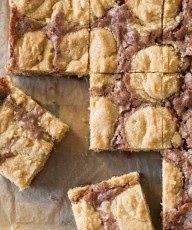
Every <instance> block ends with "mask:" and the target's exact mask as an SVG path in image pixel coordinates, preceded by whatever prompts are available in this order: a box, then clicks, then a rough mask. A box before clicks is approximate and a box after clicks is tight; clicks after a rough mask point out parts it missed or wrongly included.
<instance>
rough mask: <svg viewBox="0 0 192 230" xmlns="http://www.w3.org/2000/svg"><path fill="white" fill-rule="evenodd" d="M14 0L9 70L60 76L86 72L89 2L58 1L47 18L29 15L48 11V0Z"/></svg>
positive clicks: (25, 73)
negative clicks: (41, 18) (29, 0)
mask: <svg viewBox="0 0 192 230" xmlns="http://www.w3.org/2000/svg"><path fill="white" fill-rule="evenodd" d="M13 2H14V3H12V4H11V16H10V31H9V60H8V65H7V67H8V69H9V71H10V72H12V73H14V74H24V75H37V74H38V75H41V74H55V75H59V76H60V75H65V73H68V74H73V73H76V74H84V73H87V72H88V46H89V32H88V27H89V1H85V2H81V3H80V2H79V1H77V3H76V1H75V2H74V5H73V4H71V3H70V1H57V3H56V4H55V5H54V6H53V7H52V8H51V16H50V19H49V20H40V19H39V18H38V17H36V16H34V15H36V14H34V15H33V14H32V15H31V14H30V13H34V12H35V11H36V10H37V11H38V10H39V11H40V12H41V11H44V10H46V9H47V10H48V8H46V7H47V5H49V6H51V5H52V4H51V3H50V1H49V0H45V1H31V2H30V3H29V4H28V1H25V0H23V1H16V0H15V1H13ZM52 2H54V1H52ZM75 3H76V4H77V5H76V4H75ZM81 4H82V5H83V6H82V7H81ZM23 11H24V12H23ZM84 11H85V12H84ZM82 12H83V13H82ZM28 13H29V14H28ZM40 15H41V14H40ZM42 15H43V14H42Z"/></svg>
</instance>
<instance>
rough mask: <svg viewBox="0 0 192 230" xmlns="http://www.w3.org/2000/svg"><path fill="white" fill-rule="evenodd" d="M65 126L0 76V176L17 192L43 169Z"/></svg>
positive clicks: (64, 131) (6, 78)
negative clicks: (16, 189) (14, 187)
mask: <svg viewBox="0 0 192 230" xmlns="http://www.w3.org/2000/svg"><path fill="white" fill-rule="evenodd" d="M67 131H68V126H67V125H66V124H64V123H62V122H61V121H60V120H59V119H57V118H56V117H55V116H54V115H52V114H50V113H49V112H47V111H46V110H44V109H43V108H42V107H41V106H40V105H38V104H37V103H36V102H35V101H33V100H32V99H31V98H30V97H29V96H27V95H26V94H25V93H24V92H22V91H21V90H19V89H18V88H16V87H15V86H14V85H13V84H12V82H11V81H10V79H9V78H8V77H3V76H1V77H0V140H1V141H0V174H1V175H3V176H5V177H6V178H8V179H9V180H10V181H12V182H13V183H14V184H15V185H17V186H18V187H19V188H20V190H22V189H25V188H26V187H28V186H29V185H30V183H31V181H32V180H33V178H34V177H35V176H36V174H37V173H38V172H39V171H40V170H41V169H42V168H43V166H44V164H45V163H46V161H47V159H48V157H49V156H50V153H51V151H52V149H53V147H54V144H55V143H58V142H59V141H60V140H61V139H62V138H63V136H64V135H65V133H66V132H67Z"/></svg>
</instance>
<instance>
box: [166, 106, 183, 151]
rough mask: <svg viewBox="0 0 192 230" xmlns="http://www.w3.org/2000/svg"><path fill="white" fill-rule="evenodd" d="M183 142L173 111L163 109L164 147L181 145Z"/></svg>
mask: <svg viewBox="0 0 192 230" xmlns="http://www.w3.org/2000/svg"><path fill="white" fill-rule="evenodd" d="M181 144H182V137H181V135H180V133H179V132H178V128H177V123H176V121H175V120H174V119H173V117H172V114H171V111H170V110H169V109H167V108H164V109H163V148H164V149H167V148H172V147H179V146H181Z"/></svg>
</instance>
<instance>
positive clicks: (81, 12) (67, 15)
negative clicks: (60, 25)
mask: <svg viewBox="0 0 192 230" xmlns="http://www.w3.org/2000/svg"><path fill="white" fill-rule="evenodd" d="M62 13H63V14H64V17H63V21H67V22H69V23H77V24H80V25H88V24H89V1H88V0H60V1H58V2H57V3H56V4H55V5H54V7H53V14H52V17H54V16H55V15H56V14H62Z"/></svg>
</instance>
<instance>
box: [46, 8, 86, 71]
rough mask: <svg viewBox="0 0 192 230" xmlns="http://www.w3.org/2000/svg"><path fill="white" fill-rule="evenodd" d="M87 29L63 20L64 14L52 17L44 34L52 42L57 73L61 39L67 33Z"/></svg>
mask: <svg viewBox="0 0 192 230" xmlns="http://www.w3.org/2000/svg"><path fill="white" fill-rule="evenodd" d="M84 28H87V26H81V25H80V24H78V23H72V22H68V21H66V20H65V14H64V12H63V13H58V14H56V15H55V16H54V17H52V19H51V22H50V23H49V25H48V26H47V28H46V34H47V36H48V38H49V39H50V40H51V41H52V43H53V47H54V50H55V56H54V63H55V64H54V69H55V71H59V69H60V67H59V66H57V62H56V61H55V60H57V57H58V56H59V55H60V53H61V48H60V43H61V38H62V37H63V36H65V35H66V34H68V33H71V32H76V31H78V30H81V29H84Z"/></svg>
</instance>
